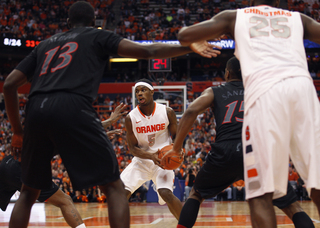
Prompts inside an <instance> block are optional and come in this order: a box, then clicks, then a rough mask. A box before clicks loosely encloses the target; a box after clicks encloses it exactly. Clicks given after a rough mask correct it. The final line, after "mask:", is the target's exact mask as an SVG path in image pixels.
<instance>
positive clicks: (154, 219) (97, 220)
mask: <svg viewBox="0 0 320 228" xmlns="http://www.w3.org/2000/svg"><path fill="white" fill-rule="evenodd" d="M300 203H301V206H302V207H303V209H304V210H305V211H306V213H308V214H309V216H310V217H311V218H312V220H313V221H314V223H315V227H319V228H320V221H319V218H318V217H319V216H318V215H317V210H316V207H315V205H314V204H313V203H312V202H310V201H301V202H300ZM75 205H76V208H77V209H78V210H79V212H80V214H81V216H82V219H83V220H84V222H85V224H86V226H87V227H88V228H89V227H91V228H102V227H109V226H108V217H107V216H108V214H107V211H108V209H107V205H106V204H99V203H77V204H75ZM12 208H13V204H12V203H11V204H9V206H8V209H7V211H6V212H2V211H0V228H3V227H8V221H9V219H10V214H11V211H12ZM130 214H131V222H130V223H131V227H134V228H140V227H143V228H149V227H150V228H158V227H159V228H160V227H161V228H171V227H172V228H175V227H176V225H177V221H176V219H175V218H174V217H173V216H172V215H171V213H170V212H169V209H168V208H167V206H166V205H164V206H160V205H159V204H157V203H130ZM276 214H277V222H278V227H281V228H289V227H291V228H292V227H294V226H293V224H292V222H291V221H290V220H289V219H288V218H287V217H286V216H285V215H284V214H283V213H282V211H281V210H279V209H277V208H276ZM250 224H251V223H250V216H249V208H248V205H247V203H246V202H216V201H207V202H204V203H203V204H202V205H201V208H200V212H199V216H198V219H197V222H196V224H195V227H201V228H205V227H237V228H242V227H251V225H250ZM29 227H31V228H35V227H50V228H66V227H68V225H67V224H66V223H65V221H64V218H63V217H62V214H61V212H60V210H59V209H58V208H57V207H54V206H52V205H49V204H45V203H36V204H35V205H34V206H33V209H32V214H31V218H30V224H29Z"/></svg>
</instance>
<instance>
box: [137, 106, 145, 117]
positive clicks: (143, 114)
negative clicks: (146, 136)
mask: <svg viewBox="0 0 320 228" xmlns="http://www.w3.org/2000/svg"><path fill="white" fill-rule="evenodd" d="M137 108H138V110H139V112H140V114H141V115H142V116H143V117H144V118H146V116H145V115H144V114H143V113H142V112H141V110H140V108H139V105H138V106H137Z"/></svg>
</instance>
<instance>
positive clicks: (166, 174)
mask: <svg viewBox="0 0 320 228" xmlns="http://www.w3.org/2000/svg"><path fill="white" fill-rule="evenodd" d="M120 178H121V180H122V182H123V183H124V186H125V189H126V190H128V191H130V192H131V194H132V193H134V191H135V190H137V189H138V188H139V187H140V186H141V185H142V184H143V183H145V182H146V181H149V180H152V181H153V183H154V184H155V186H156V190H157V193H158V189H161V188H166V189H169V190H170V191H173V183H174V172H173V170H164V169H162V168H160V167H159V166H157V165H155V164H154V163H153V161H152V160H149V159H140V158H137V157H134V158H133V159H132V162H131V163H130V164H129V165H128V166H127V167H126V168H125V169H124V170H123V172H122V173H121V175H120ZM158 198H159V204H160V205H163V204H165V201H164V200H163V199H162V198H161V197H160V196H159V193H158Z"/></svg>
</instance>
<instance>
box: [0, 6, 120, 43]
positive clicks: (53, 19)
mask: <svg viewBox="0 0 320 228" xmlns="http://www.w3.org/2000/svg"><path fill="white" fill-rule="evenodd" d="M74 2H75V1H73V0H65V1H59V0H48V1H41V0H28V1H15V0H10V1H2V2H0V28H1V34H2V35H3V36H5V37H9V38H11V37H12V38H26V39H35V40H44V39H47V38H49V37H50V36H52V35H54V34H56V33H60V32H64V31H67V30H68V25H67V17H68V10H69V7H70V6H71V5H72V4H73V3H74ZM88 2H90V3H91V5H92V6H93V8H94V9H95V15H96V19H103V20H111V19H112V18H113V17H114V13H113V11H112V3H113V0H89V1H88Z"/></svg>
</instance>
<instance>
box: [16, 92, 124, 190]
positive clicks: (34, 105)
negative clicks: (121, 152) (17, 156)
mask: <svg viewBox="0 0 320 228" xmlns="http://www.w3.org/2000/svg"><path fill="white" fill-rule="evenodd" d="M55 154H60V156H61V158H62V161H63V163H64V164H65V167H66V169H67V171H68V174H69V176H70V179H71V182H72V185H73V188H74V189H75V190H81V189H83V188H88V187H91V186H94V185H104V184H107V183H109V182H113V181H115V180H118V179H119V169H118V162H117V159H116V156H115V153H114V150H113V147H112V144H111V143H110V141H109V139H108V138H107V135H106V133H105V130H104V129H103V127H102V124H101V121H100V120H99V118H98V115H97V113H96V112H95V110H94V109H93V107H92V104H91V102H90V101H89V100H88V99H87V98H85V97H83V96H81V95H77V94H72V93H66V92H55V93H49V94H37V95H34V96H33V97H31V98H30V100H29V101H28V103H27V107H26V119H25V136H24V141H23V149H22V160H21V165H22V182H23V183H24V184H25V185H27V186H29V187H33V188H36V189H49V188H50V187H51V184H52V181H51V177H52V174H51V159H52V157H53V156H54V155H55Z"/></svg>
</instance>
